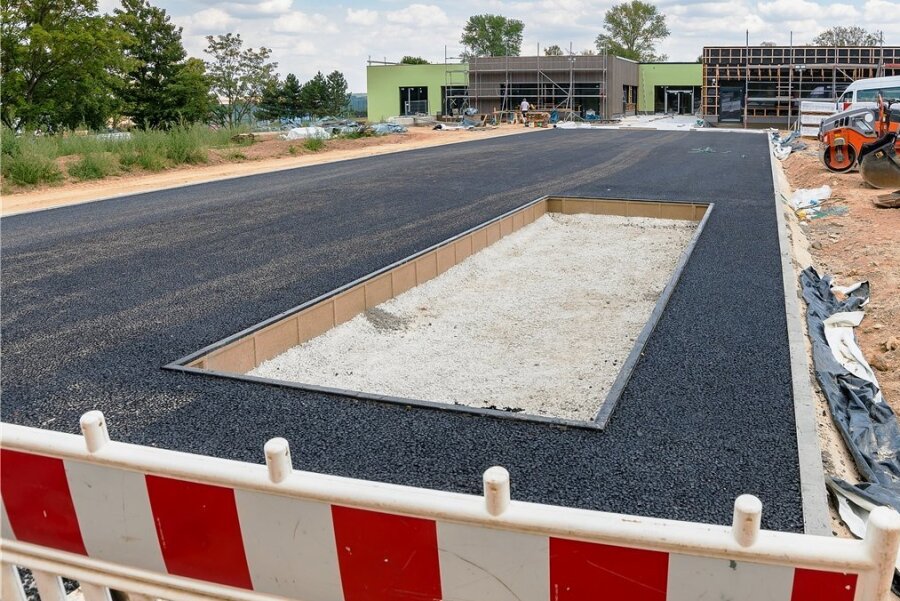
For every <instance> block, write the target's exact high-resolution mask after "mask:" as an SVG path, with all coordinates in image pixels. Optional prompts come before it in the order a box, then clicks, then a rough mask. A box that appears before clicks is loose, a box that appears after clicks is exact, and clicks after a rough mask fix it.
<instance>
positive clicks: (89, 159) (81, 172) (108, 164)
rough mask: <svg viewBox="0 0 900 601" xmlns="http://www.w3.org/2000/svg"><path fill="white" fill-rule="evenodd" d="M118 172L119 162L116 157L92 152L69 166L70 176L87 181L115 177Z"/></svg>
mask: <svg viewBox="0 0 900 601" xmlns="http://www.w3.org/2000/svg"><path fill="white" fill-rule="evenodd" d="M118 170H119V160H118V159H117V158H116V156H115V155H112V154H108V153H94V152H91V153H88V154H86V155H84V156H83V157H81V159H79V160H78V161H76V162H74V163H72V165H70V166H69V175H71V176H72V177H74V178H75V179H78V180H81V181H85V180H89V179H103V178H104V177H108V176H110V175H113V174H114V173H116V172H117V171H118Z"/></svg>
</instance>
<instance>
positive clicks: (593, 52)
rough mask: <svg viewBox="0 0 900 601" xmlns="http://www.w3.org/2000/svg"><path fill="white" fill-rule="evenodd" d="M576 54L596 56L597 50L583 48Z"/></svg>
mask: <svg viewBox="0 0 900 601" xmlns="http://www.w3.org/2000/svg"><path fill="white" fill-rule="evenodd" d="M578 54H580V55H581V56H597V51H596V50H594V49H593V48H585V49H584V50H582V51H581V52H579V53H578Z"/></svg>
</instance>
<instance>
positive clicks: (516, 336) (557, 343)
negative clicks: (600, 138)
mask: <svg viewBox="0 0 900 601" xmlns="http://www.w3.org/2000/svg"><path fill="white" fill-rule="evenodd" d="M708 208H709V206H708V205H702V204H690V203H666V202H655V201H626V200H598V199H584V198H543V199H539V200H537V201H534V202H532V203H529V204H527V205H525V206H523V207H521V208H520V209H518V210H516V211H513V212H511V213H509V214H507V215H504V216H501V217H500V218H498V219H495V220H492V221H490V222H487V223H485V224H482V225H481V226H479V227H476V228H473V229H472V230H470V231H468V232H464V233H463V234H460V235H459V236H456V237H454V238H451V239H450V240H447V241H445V242H444V243H441V244H439V245H436V246H435V247H433V248H431V249H427V250H426V251H423V252H422V253H418V254H416V255H413V256H412V257H409V258H407V259H405V260H403V261H400V262H398V263H396V264H394V265H392V266H389V267H387V268H385V269H383V270H379V271H378V272H375V273H373V274H370V275H369V276H366V277H364V278H361V279H360V280H358V281H356V282H353V283H351V284H349V285H347V286H344V287H341V288H339V289H337V290H335V291H334V292H332V293H330V294H328V295H324V296H323V297H321V298H319V299H315V300H314V301H311V302H310V303H306V304H304V305H301V306H300V307H297V308H295V309H293V310H291V311H288V312H286V313H284V314H282V315H280V316H276V318H272V319H271V320H267V322H263V323H262V324H259V325H258V326H256V327H254V328H251V329H249V330H247V331H245V332H242V333H239V334H237V335H235V336H233V337H231V338H229V339H226V340H225V341H222V342H220V343H217V344H216V345H213V346H212V347H208V348H207V349H204V350H202V351H200V352H198V353H195V354H194V355H192V356H190V357H187V358H185V359H184V360H182V361H180V362H177V363H176V364H173V365H171V366H169V367H176V368H180V369H187V370H188V371H197V370H201V371H204V372H207V373H210V372H211V373H215V374H217V375H229V376H232V377H241V378H244V379H251V380H256V381H264V382H269V383H277V384H279V385H286V386H293V387H299V388H304V389H309V390H318V391H326V392H337V393H339V394H345V395H348V396H354V397H361V398H371V399H377V400H387V401H394V402H401V403H406V404H413V405H425V406H429V407H438V408H452V409H458V410H469V411H474V412H477V413H483V412H487V413H491V414H497V415H503V416H510V415H515V416H519V417H523V418H526V419H537V420H548V421H553V422H557V423H565V424H571V425H585V426H587V427H591V426H593V427H600V426H602V425H603V424H604V423H605V422H606V420H607V419H608V418H609V415H610V413H611V411H612V406H613V405H614V404H615V400H616V399H617V397H618V395H619V394H620V392H621V389H622V388H623V387H624V384H625V382H627V378H628V376H629V375H630V371H631V369H632V368H633V366H634V363H635V362H636V360H637V354H638V353H639V351H640V349H641V348H643V344H644V342H645V341H646V338H647V336H648V335H649V332H650V331H651V330H652V327H653V325H655V321H656V318H658V313H659V312H660V311H661V309H662V306H664V304H665V301H666V300H667V298H668V295H669V294H670V293H671V289H672V288H673V287H674V284H675V281H676V280H677V277H678V273H679V272H680V268H681V266H683V264H684V262H685V261H686V259H687V256H688V254H689V252H690V248H691V247H692V245H693V242H694V240H695V239H696V237H697V235H699V230H700V228H699V227H698V228H697V230H696V231H694V233H693V236H691V232H690V231H689V230H692V229H693V228H692V227H689V228H685V227H684V226H683V225H681V226H680V225H678V224H679V223H682V224H683V223H684V221H685V220H687V221H692V222H696V221H700V220H701V219H702V218H703V216H705V215H706V214H707V210H708ZM548 213H549V214H550V215H547V214H548ZM576 215H581V216H580V217H574V216H576ZM603 215H607V216H610V217H597V216H603ZM658 220H663V221H658ZM673 220H675V221H673ZM536 221H537V222H538V223H535V222H536ZM564 222H567V223H569V225H575V226H576V227H575V229H576V230H579V229H580V230H584V231H581V232H580V235H581V236H582V237H581V238H580V239H578V236H576V239H574V240H569V244H568V245H566V244H563V245H562V247H560V248H557V249H555V250H554V249H553V248H552V247H553V246H554V244H556V243H554V242H553V241H551V240H550V239H549V238H546V237H544V236H543V235H540V234H539V233H538V231H539V230H548V229H554V228H553V227H548V226H552V225H557V226H559V225H560V224H561V223H564ZM577 222H580V224H579V223H577ZM529 224H533V225H529ZM542 224H543V225H542ZM588 224H593V226H597V225H598V224H599V225H601V226H602V227H601V230H602V229H603V228H606V229H605V232H604V231H596V232H593V233H592V232H591V231H588V230H589V229H590V228H588V227H587V225H588ZM526 226H529V227H528V228H526ZM593 226H592V227H593ZM523 228H526V229H525V231H523V232H521V234H522V235H524V236H525V237H526V239H528V238H529V237H530V242H528V241H527V240H525V241H520V242H516V240H515V238H510V239H509V240H506V239H505V238H506V237H507V236H510V234H512V233H513V232H517V236H519V234H518V232H519V230H522V229H523ZM585 228H587V229H585ZM556 229H559V228H556ZM562 229H566V228H562ZM529 231H530V232H531V233H529ZM654 232H656V233H657V234H658V233H660V232H663V233H665V232H669V233H673V232H680V233H681V236H680V238H679V240H675V239H674V238H673V239H671V240H669V241H668V243H664V244H663V246H665V245H666V244H668V252H664V253H662V254H663V255H664V256H656V255H655V254H654V253H653V252H647V251H651V250H652V246H653V244H655V243H654V242H653V241H652V238H653V236H651V235H650V234H652V233H654ZM546 233H547V232H546V231H544V232H543V234H546ZM570 233H571V232H570ZM520 237H521V236H520ZM664 237H665V236H664ZM592 238H593V239H600V240H601V241H602V240H606V241H607V242H609V243H610V244H607V245H606V250H603V246H604V245H603V244H602V243H601V244H599V245H592V244H591V240H592ZM669 238H672V237H671V236H670V237H669ZM675 238H678V236H675ZM498 241H500V242H499V243H498ZM573 242H574V244H572V243H573ZM541 243H543V245H544V246H545V248H543V249H538V248H537V246H538V245H539V244H541ZM548 245H549V246H548ZM588 246H592V248H591V249H588V248H587V247H588ZM489 247H490V248H489ZM529 247H530V250H539V252H538V253H536V254H535V253H532V255H534V256H532V257H531V259H528V258H527V257H525V258H524V259H523V256H524V255H527V254H528V251H529ZM485 249H486V250H485ZM617 249H618V251H619V253H618V255H617V254H616V250H617ZM504 253H506V254H505V255H504ZM658 254H659V253H657V255H658ZM473 255H475V256H473ZM575 257H578V258H579V259H578V260H579V262H580V263H581V264H582V265H581V267H580V268H579V269H580V271H579V270H576V271H577V273H575V272H572V269H570V267H571V265H570V264H571V263H572V261H573V259H574V258H575ZM650 259H653V260H650ZM655 259H662V261H661V262H660V261H656V260H655ZM529 261H531V262H530V263H529ZM535 261H536V262H535ZM623 262H624V263H629V264H630V266H628V267H627V268H626V269H624V270H623V269H618V270H616V269H614V267H616V266H618V267H623V266H624V265H623ZM491 265H495V266H496V267H497V268H498V269H499V270H500V271H499V273H500V274H501V275H500V277H501V279H502V280H503V281H499V282H498V276H497V274H491V273H490V270H491ZM592 268H594V269H595V270H596V275H597V277H596V278H591V277H590V275H591V269H592ZM673 269H674V274H673V275H671V276H670V274H672V272H673ZM523 270H524V271H523ZM567 271H568V272H572V273H570V275H572V276H573V279H571V280H570V281H567V280H566V278H565V273H564V272H567ZM530 275H534V276H537V277H529V276H530ZM550 280H553V281H550ZM651 280H652V281H651ZM479 281H480V282H481V283H480V284H479V283H478V282H479ZM504 281H505V282H506V283H505V284H504V283H503V282H504ZM466 282H468V284H466ZM579 282H582V283H584V284H585V286H581V284H580V283H579ZM523 283H525V284H527V285H526V286H525V288H522V287H521V286H520V284H523ZM629 283H631V284H635V285H634V286H631V287H629ZM485 284H487V288H486V287H485ZM491 286H493V289H490V288H491ZM529 286H530V288H529ZM579 287H581V288H582V290H581V291H580V292H579ZM540 290H544V292H546V293H549V296H548V295H546V294H543V295H542V293H539V291H540ZM479 291H480V293H481V294H483V295H486V296H482V297H481V300H480V301H479V296H478V295H479ZM504 291H506V296H507V298H505V299H498V298H497V297H498V295H503V294H504ZM460 293H462V296H461V297H459V298H455V297H458V296H459V294H460ZM485 298H489V299H490V300H491V301H492V302H491V303H486V302H485ZM392 299H393V300H392ZM429 299H430V300H429ZM423 303H424V307H423ZM487 304H491V305H493V311H494V312H493V313H491V312H490V311H487V312H485V309H486V308H487V307H486V306H485V305H487ZM429 305H430V306H429ZM436 305H437V306H439V307H438V308H439V310H438V311H437V312H438V313H441V314H442V315H443V318H441V316H440V315H436V314H434V311H435V308H436ZM453 306H457V307H458V310H456V311H454V310H452V309H451V307H453ZM423 308H424V310H421V309H423ZM473 308H474V309H477V310H476V311H474V312H473V311H472V309H473ZM473 314H477V315H474V317H473ZM447 318H449V320H448V319H447ZM342 324H343V325H342ZM466 324H468V326H467V325H466ZM467 327H468V328H469V329H466V328H467ZM460 328H462V329H460ZM472 328H474V329H472ZM435 333H438V336H437V338H434V337H433V335H434V334H435ZM429 335H432V337H431V338H429ZM266 362H269V363H266ZM604 399H605V400H606V402H605V403H604ZM601 406H602V408H601Z"/></svg>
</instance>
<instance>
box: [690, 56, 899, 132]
mask: <svg viewBox="0 0 900 601" xmlns="http://www.w3.org/2000/svg"><path fill="white" fill-rule="evenodd" d="M702 61H703V91H702V110H703V114H704V116H705V118H706V120H707V121H709V122H710V123H712V124H722V125H726V126H727V125H732V126H733V125H736V124H737V125H740V124H745V123H746V124H747V125H776V126H782V127H786V126H790V125H791V124H792V123H793V122H795V121H796V119H797V113H798V110H799V108H800V101H801V100H817V101H823V102H828V101H835V100H837V98H838V97H839V96H840V95H841V93H842V92H843V91H844V90H845V89H846V88H847V86H848V85H850V84H851V83H852V82H853V81H855V80H857V79H865V78H870V77H882V76H889V75H900V47H897V46H869V47H826V46H707V47H705V48H703V57H702Z"/></svg>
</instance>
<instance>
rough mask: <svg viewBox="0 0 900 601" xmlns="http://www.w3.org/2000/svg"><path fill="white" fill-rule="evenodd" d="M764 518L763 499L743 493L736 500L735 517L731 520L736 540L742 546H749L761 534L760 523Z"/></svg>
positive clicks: (732, 531)
mask: <svg viewBox="0 0 900 601" xmlns="http://www.w3.org/2000/svg"><path fill="white" fill-rule="evenodd" d="M761 520H762V501H760V500H759V499H757V498H756V497H754V496H753V495H741V496H739V497H738V498H737V499H735V500H734V518H733V519H732V521H731V533H732V534H733V535H734V540H735V541H737V544H739V545H740V546H742V547H749V546H750V545H752V544H753V543H755V542H756V537H757V536H759V525H760V521H761Z"/></svg>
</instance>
